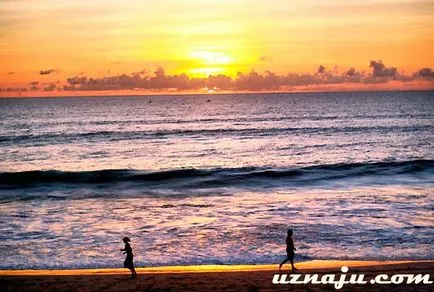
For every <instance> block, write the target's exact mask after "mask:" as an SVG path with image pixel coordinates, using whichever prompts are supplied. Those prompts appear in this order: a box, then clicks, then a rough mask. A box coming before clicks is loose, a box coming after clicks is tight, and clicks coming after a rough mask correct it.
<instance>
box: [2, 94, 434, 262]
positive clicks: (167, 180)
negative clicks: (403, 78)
mask: <svg viewBox="0 0 434 292" xmlns="http://www.w3.org/2000/svg"><path fill="white" fill-rule="evenodd" d="M433 121H434V92H432V91H431V92H429V91H425V92H418V91H412V92H341V93H288V94H283V93H282V94H281V93H274V94H265V93H264V94H222V95H212V94H210V95H166V96H164V95H161V96H112V97H91V96H89V97H58V98H3V99H0V258H1V259H2V260H1V261H0V269H23V268H35V269H39V268H62V269H69V268H97V267H122V263H123V258H124V256H123V255H122V253H121V252H120V251H119V249H120V248H122V247H123V243H122V238H123V237H124V236H129V237H130V238H131V241H132V247H133V250H134V254H135V263H136V265H137V266H159V265H190V264H252V263H276V267H277V264H278V263H279V262H280V261H281V260H282V259H283V258H284V257H285V236H286V231H287V229H288V228H291V229H292V230H293V231H294V243H295V246H296V248H297V254H296V261H304V260H312V259H380V260H386V259H390V260H392V259H397V260H398V259H433V258H434V249H433V245H432V241H433V238H434V216H433V210H434V200H433V199H434V179H433V178H434V151H433V149H434V148H433V146H434V145H433V144H434V131H433V125H434V123H433Z"/></svg>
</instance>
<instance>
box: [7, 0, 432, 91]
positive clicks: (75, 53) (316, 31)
mask: <svg viewBox="0 0 434 292" xmlns="http://www.w3.org/2000/svg"><path fill="white" fill-rule="evenodd" d="M433 15H434V2H433V1H431V0H327V1H326V0H316V1H314V0H304V1H292V0H267V1H260V0H158V1H147V0H129V1H121V0H92V1H89V0H86V1H84V0H75V1H59V0H2V1H1V4H0V62H1V64H2V65H1V67H0V76H1V78H0V87H3V88H5V87H21V86H23V87H25V86H27V87H28V86H29V83H30V82H32V81H38V82H40V83H43V82H45V83H49V82H57V83H56V84H59V85H62V84H64V83H65V80H66V79H67V78H68V77H72V76H92V77H102V76H107V75H117V74H123V73H125V74H131V73H132V72H137V71H141V70H143V69H146V70H148V71H149V72H151V73H152V72H153V71H154V70H155V69H156V68H157V67H158V66H161V67H163V68H164V69H165V71H166V73H167V74H180V73H186V74H188V75H189V76H190V77H206V76H208V75H217V74H224V75H228V76H231V77H234V76H236V74H237V72H239V71H240V72H249V71H250V70H251V69H254V70H256V71H258V72H264V71H265V70H270V71H272V72H276V73H278V74H286V73H288V72H295V73H302V72H311V73H315V72H316V70H317V68H318V66H319V65H324V66H325V67H326V68H327V69H328V70H330V71H334V72H343V71H345V70H348V69H349V68H350V67H355V68H357V69H358V70H360V71H369V70H370V69H369V62H370V61H371V60H382V61H383V62H384V63H385V64H386V65H387V66H393V67H396V68H398V71H399V72H404V73H408V74H410V73H412V72H415V71H417V70H419V69H421V68H424V67H431V68H432V67H434V58H432V55H433V53H434V17H433ZM50 69H51V71H47V72H46V73H49V74H41V70H42V71H44V70H50ZM0 94H1V93H0Z"/></svg>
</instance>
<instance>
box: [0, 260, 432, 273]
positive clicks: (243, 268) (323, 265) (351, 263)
mask: <svg viewBox="0 0 434 292" xmlns="http://www.w3.org/2000/svg"><path fill="white" fill-rule="evenodd" d="M403 264H422V265H423V264H433V265H434V259H433V260H402V261H398V260H392V261H391V260H384V261H383V260H376V261H375V260H313V261H304V262H296V263H295V265H296V267H297V268H299V269H300V270H303V271H304V270H307V271H311V270H318V269H320V270H325V269H336V268H338V269H339V268H341V267H342V266H347V267H348V268H368V267H370V268H374V267H377V268H378V267H387V266H394V265H403ZM278 265H279V264H278V263H276V264H257V265H186V266H156V267H136V271H137V273H138V274H166V273H170V274H172V273H173V274H176V273H181V274H182V273H219V272H256V271H278ZM287 266H288V264H285V267H287ZM282 271H288V269H287V268H286V269H285V268H282ZM129 273H130V272H129V271H128V270H127V269H125V268H95V269H93V268H90V269H20V270H11V269H8V270H0V276H50V275H56V276H92V275H117V274H129Z"/></svg>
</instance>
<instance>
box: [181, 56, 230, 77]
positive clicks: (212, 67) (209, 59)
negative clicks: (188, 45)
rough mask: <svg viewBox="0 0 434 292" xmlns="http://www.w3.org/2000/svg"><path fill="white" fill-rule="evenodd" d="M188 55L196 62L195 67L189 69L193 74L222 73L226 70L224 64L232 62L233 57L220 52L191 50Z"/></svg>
mask: <svg viewBox="0 0 434 292" xmlns="http://www.w3.org/2000/svg"><path fill="white" fill-rule="evenodd" d="M188 57H189V58H190V59H193V60H194V61H195V63H197V67H196V68H192V69H190V70H189V72H190V73H191V74H192V75H194V76H209V75H216V74H223V73H226V72H227V69H226V68H225V65H229V64H231V63H233V59H232V58H231V57H230V56H228V55H227V54H225V53H222V52H213V51H192V52H190V53H189V54H188Z"/></svg>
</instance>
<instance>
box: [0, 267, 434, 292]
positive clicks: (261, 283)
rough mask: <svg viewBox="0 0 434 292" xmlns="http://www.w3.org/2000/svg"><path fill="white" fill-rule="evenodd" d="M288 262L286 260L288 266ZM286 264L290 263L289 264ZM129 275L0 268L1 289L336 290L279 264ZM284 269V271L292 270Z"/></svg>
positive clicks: (311, 270)
mask: <svg viewBox="0 0 434 292" xmlns="http://www.w3.org/2000/svg"><path fill="white" fill-rule="evenodd" d="M296 266H297V267H298V268H299V271H297V274H302V275H306V274H319V276H320V277H321V276H322V275H324V274H333V273H334V274H336V278H339V276H340V275H341V274H342V272H341V267H342V266H347V267H348V268H349V270H348V272H347V274H348V275H351V274H356V273H357V274H360V273H363V274H365V279H368V281H369V280H370V279H372V278H374V277H375V276H376V275H378V274H387V275H389V276H392V275H396V274H416V275H417V274H422V275H425V274H430V280H432V279H433V270H434V261H433V260H428V261H310V262H302V263H297V264H296ZM285 267H286V266H285ZM286 268H287V267H286ZM137 271H138V277H137V278H135V279H130V277H129V273H128V271H127V270H126V269H87V270H1V271H0V284H1V287H2V289H1V290H2V291H288V290H290V291H333V290H335V288H334V286H333V285H331V284H312V283H311V284H308V285H304V284H294V285H291V284H288V285H286V284H285V285H275V284H273V283H272V279H273V276H274V274H276V273H279V271H278V267H277V265H234V266H218V265H210V266H173V267H150V268H138V269H137ZM288 272H289V271H288V270H285V269H284V270H282V271H281V272H280V273H281V274H286V273H288ZM432 288H433V284H428V285H427V284H418V285H415V284H401V285H395V284H389V285H378V284H370V283H367V284H364V285H351V284H347V285H344V287H343V288H342V289H341V291H354V290H356V291H432Z"/></svg>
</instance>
